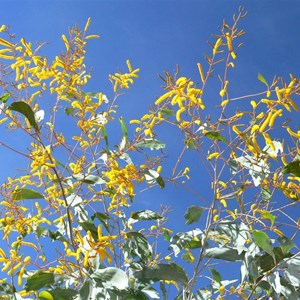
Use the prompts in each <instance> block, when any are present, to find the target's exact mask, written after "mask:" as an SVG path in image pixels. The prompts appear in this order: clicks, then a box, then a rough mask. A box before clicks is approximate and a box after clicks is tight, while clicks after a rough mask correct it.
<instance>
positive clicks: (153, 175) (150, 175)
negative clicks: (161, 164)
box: [143, 169, 165, 189]
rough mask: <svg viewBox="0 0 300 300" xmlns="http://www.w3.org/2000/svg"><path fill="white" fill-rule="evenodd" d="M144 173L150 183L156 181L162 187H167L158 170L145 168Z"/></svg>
mask: <svg viewBox="0 0 300 300" xmlns="http://www.w3.org/2000/svg"><path fill="white" fill-rule="evenodd" d="M143 173H144V175H145V178H146V181H147V182H148V184H153V183H155V182H156V183H157V184H158V185H159V186H160V187H161V188H162V189H163V188H164V187H165V182H164V180H163V178H162V177H161V176H160V175H159V173H157V172H156V171H154V170H147V169H145V170H143Z"/></svg>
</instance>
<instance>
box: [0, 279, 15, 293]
mask: <svg viewBox="0 0 300 300" xmlns="http://www.w3.org/2000/svg"><path fill="white" fill-rule="evenodd" d="M0 292H5V295H12V294H14V293H15V292H16V289H15V287H14V286H13V285H11V284H9V283H7V282H2V283H0Z"/></svg>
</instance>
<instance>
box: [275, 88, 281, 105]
mask: <svg viewBox="0 0 300 300" xmlns="http://www.w3.org/2000/svg"><path fill="white" fill-rule="evenodd" d="M275 92H276V96H277V99H278V101H279V102H280V101H281V93H280V90H279V87H278V86H276V88H275Z"/></svg>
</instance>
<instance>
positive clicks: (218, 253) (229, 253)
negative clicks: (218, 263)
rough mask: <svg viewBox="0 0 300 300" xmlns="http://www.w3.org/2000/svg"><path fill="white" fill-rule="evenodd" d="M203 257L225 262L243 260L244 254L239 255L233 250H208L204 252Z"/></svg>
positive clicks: (226, 248)
mask: <svg viewBox="0 0 300 300" xmlns="http://www.w3.org/2000/svg"><path fill="white" fill-rule="evenodd" d="M204 255H205V257H208V258H216V259H223V260H227V261H240V260H242V259H243V257H244V254H243V253H241V254H239V253H238V251H237V250H236V249H234V248H229V247H223V248H210V249H207V250H206V251H205V254H204Z"/></svg>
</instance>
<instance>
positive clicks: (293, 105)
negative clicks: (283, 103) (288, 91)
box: [285, 95, 299, 111]
mask: <svg viewBox="0 0 300 300" xmlns="http://www.w3.org/2000/svg"><path fill="white" fill-rule="evenodd" d="M285 98H286V99H287V100H288V102H289V104H290V105H291V106H292V107H293V109H294V110H295V111H299V107H298V106H297V105H296V103H295V102H294V101H293V100H292V98H291V97H290V96H288V95H286V96H285Z"/></svg>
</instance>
